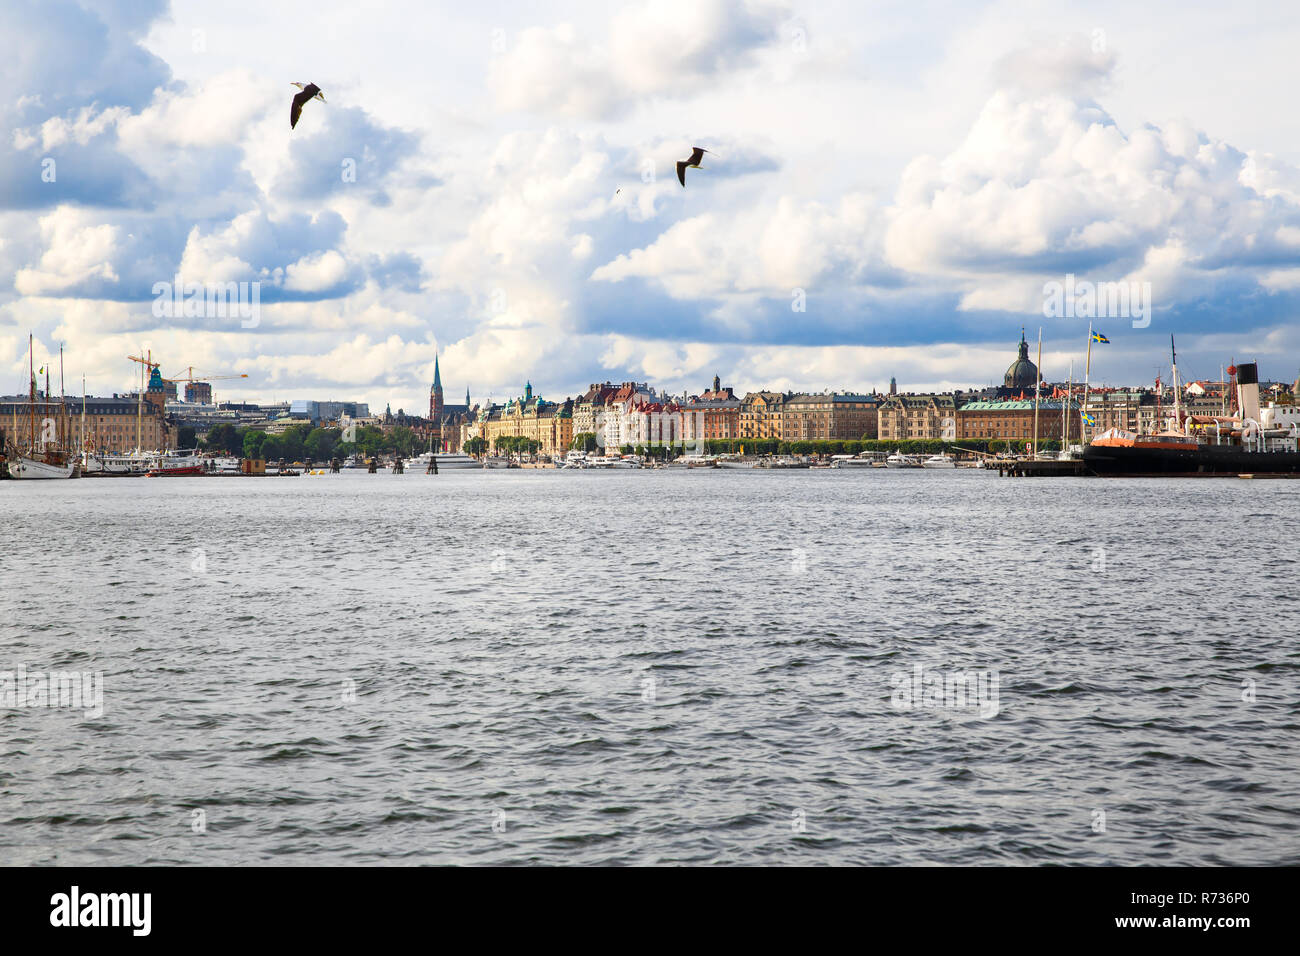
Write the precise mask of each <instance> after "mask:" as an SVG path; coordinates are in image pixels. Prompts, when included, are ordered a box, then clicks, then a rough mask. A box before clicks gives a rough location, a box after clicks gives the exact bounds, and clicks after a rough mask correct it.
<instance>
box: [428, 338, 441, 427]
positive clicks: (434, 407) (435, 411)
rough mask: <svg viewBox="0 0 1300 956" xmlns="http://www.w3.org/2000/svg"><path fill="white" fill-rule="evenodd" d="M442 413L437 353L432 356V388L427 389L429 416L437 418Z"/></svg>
mask: <svg viewBox="0 0 1300 956" xmlns="http://www.w3.org/2000/svg"><path fill="white" fill-rule="evenodd" d="M441 415H442V370H441V369H440V368H438V355H437V353H436V352H435V353H434V356H433V388H431V389H429V417H430V418H432V419H435V420H436V419H437V418H439V417H440V416H441Z"/></svg>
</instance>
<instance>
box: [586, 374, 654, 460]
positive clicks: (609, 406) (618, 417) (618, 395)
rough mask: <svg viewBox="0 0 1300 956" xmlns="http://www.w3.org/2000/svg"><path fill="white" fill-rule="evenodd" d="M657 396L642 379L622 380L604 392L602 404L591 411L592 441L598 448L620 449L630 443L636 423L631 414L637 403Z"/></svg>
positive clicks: (636, 426) (649, 400) (631, 442)
mask: <svg viewBox="0 0 1300 956" xmlns="http://www.w3.org/2000/svg"><path fill="white" fill-rule="evenodd" d="M658 400H659V396H658V395H657V394H656V393H655V391H654V389H652V388H651V387H650V386H649V385H646V384H645V383H644V382H624V383H623V384H622V385H620V386H619V387H618V388H616V389H614V391H613V392H612V393H611V394H610V395H608V396H607V397H606V399H605V404H604V406H602V407H601V408H599V409H596V410H595V415H594V417H595V425H594V430H595V433H596V444H597V445H598V446H599V447H601V448H610V449H612V448H621V447H622V446H624V445H631V444H634V443H635V442H634V435H635V432H636V429H637V428H638V422H637V421H636V420H635V417H634V415H633V413H632V409H633V408H634V407H635V406H636V405H637V404H644V403H649V402H656V401H658Z"/></svg>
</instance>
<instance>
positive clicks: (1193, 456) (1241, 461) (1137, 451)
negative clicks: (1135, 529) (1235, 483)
mask: <svg viewBox="0 0 1300 956" xmlns="http://www.w3.org/2000/svg"><path fill="white" fill-rule="evenodd" d="M1083 463H1084V466H1085V467H1086V468H1087V469H1088V471H1090V472H1091V473H1092V474H1094V475H1101V476H1102V477H1104V478H1175V477H1192V478H1213V477H1216V476H1217V477H1224V476H1230V475H1243V474H1254V475H1300V453H1297V452H1258V451H1246V450H1245V449H1243V448H1239V447H1236V446H1232V445H1195V446H1189V447H1187V448H1143V447H1141V446H1136V447H1127V446H1123V445H1114V446H1111V445H1088V446H1086V447H1085V448H1084V450H1083Z"/></svg>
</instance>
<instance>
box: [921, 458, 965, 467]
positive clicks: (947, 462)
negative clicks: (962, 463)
mask: <svg viewBox="0 0 1300 956" xmlns="http://www.w3.org/2000/svg"><path fill="white" fill-rule="evenodd" d="M921 467H922V468H956V467H957V459H955V458H953V457H952V456H951V455H931V456H930V457H929V458H927V459H926V460H925V461H923V462H921Z"/></svg>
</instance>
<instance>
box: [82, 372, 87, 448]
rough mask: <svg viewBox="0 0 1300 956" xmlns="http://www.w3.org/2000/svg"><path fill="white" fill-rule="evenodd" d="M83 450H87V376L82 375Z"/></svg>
mask: <svg viewBox="0 0 1300 956" xmlns="http://www.w3.org/2000/svg"><path fill="white" fill-rule="evenodd" d="M81 450H82V451H85V450H86V376H85V375H84V374H83V375H82V376H81Z"/></svg>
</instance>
